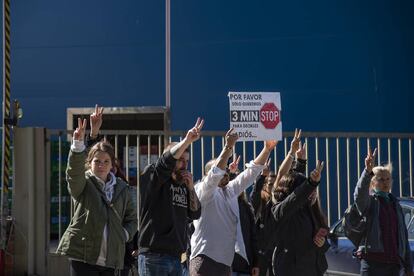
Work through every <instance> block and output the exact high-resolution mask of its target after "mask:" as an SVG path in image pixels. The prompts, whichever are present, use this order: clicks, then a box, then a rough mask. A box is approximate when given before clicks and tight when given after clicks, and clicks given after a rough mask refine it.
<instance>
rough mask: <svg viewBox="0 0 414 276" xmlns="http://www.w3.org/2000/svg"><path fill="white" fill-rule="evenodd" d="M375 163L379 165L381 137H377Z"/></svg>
mask: <svg viewBox="0 0 414 276" xmlns="http://www.w3.org/2000/svg"><path fill="white" fill-rule="evenodd" d="M377 160H378V161H377V162H378V163H377V164H378V166H379V165H381V139H380V138H377Z"/></svg>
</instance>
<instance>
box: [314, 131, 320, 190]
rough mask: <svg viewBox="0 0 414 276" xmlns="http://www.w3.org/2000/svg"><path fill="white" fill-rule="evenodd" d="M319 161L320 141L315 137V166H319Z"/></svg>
mask: <svg viewBox="0 0 414 276" xmlns="http://www.w3.org/2000/svg"><path fill="white" fill-rule="evenodd" d="M318 160H319V140H318V137H315V164H317V163H318ZM319 189H320V188H319V185H318V188H317V191H318V196H319Z"/></svg>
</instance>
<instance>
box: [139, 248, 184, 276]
mask: <svg viewBox="0 0 414 276" xmlns="http://www.w3.org/2000/svg"><path fill="white" fill-rule="evenodd" d="M138 272H139V275H140V276H181V275H182V273H183V272H182V269H181V263H180V259H179V258H178V257H173V256H170V255H166V254H159V253H152V252H145V253H141V254H139V255H138Z"/></svg>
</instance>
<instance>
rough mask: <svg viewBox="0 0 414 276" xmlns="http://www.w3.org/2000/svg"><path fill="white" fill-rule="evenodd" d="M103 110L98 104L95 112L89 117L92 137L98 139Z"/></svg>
mask: <svg viewBox="0 0 414 276" xmlns="http://www.w3.org/2000/svg"><path fill="white" fill-rule="evenodd" d="M103 110H104V108H103V107H99V106H98V105H97V104H96V105H95V111H94V112H93V113H92V114H91V116H90V117H89V123H90V124H91V137H96V136H97V135H98V133H99V129H101V126H102V114H103Z"/></svg>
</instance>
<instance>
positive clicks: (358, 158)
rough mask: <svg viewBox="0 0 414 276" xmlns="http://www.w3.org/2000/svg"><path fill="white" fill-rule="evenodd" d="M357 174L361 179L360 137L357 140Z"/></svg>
mask: <svg viewBox="0 0 414 276" xmlns="http://www.w3.org/2000/svg"><path fill="white" fill-rule="evenodd" d="M357 172H358V177H359V176H360V175H361V147H360V145H359V137H358V138H357Z"/></svg>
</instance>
